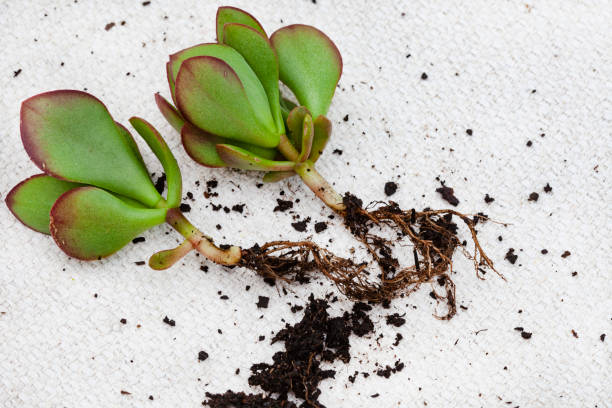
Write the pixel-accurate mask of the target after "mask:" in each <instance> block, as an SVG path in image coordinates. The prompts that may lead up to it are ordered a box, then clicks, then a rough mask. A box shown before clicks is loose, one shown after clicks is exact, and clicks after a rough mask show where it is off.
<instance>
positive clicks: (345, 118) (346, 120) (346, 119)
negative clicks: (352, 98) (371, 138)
mask: <svg viewBox="0 0 612 408" xmlns="http://www.w3.org/2000/svg"><path fill="white" fill-rule="evenodd" d="M342 120H343V121H345V122H348V120H349V115H348V113H347V114H346V115H344V117H343V118H342Z"/></svg>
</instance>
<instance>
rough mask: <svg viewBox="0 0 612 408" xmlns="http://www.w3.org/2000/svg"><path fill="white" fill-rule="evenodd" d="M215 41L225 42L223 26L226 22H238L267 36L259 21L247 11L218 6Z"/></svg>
mask: <svg viewBox="0 0 612 408" xmlns="http://www.w3.org/2000/svg"><path fill="white" fill-rule="evenodd" d="M216 20H217V42H219V44H223V43H225V42H226V40H225V38H224V35H223V34H224V32H223V27H225V25H226V24H231V23H238V24H243V25H246V26H249V27H251V28H252V29H254V30H256V31H258V32H259V33H261V34H262V35H263V36H264V37H266V38H268V36H267V35H266V32H265V31H264V29H263V27H262V26H261V24H259V21H257V19H256V18H255V17H253V16H252V15H250V14H249V13H247V12H246V11H244V10H241V9H239V8H236V7H219V8H218V9H217V18H216Z"/></svg>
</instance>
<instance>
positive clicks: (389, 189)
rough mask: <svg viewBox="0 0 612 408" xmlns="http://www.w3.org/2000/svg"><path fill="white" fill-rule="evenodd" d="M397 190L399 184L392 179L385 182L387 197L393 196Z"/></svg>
mask: <svg viewBox="0 0 612 408" xmlns="http://www.w3.org/2000/svg"><path fill="white" fill-rule="evenodd" d="M396 191H397V184H396V183H394V182H392V181H387V182H386V183H385V195H386V196H387V197H389V196H392V195H393V194H395V192H396Z"/></svg>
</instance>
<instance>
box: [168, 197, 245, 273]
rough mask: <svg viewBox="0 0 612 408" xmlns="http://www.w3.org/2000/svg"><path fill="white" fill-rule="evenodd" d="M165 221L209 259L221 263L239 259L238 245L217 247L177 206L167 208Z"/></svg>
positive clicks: (231, 262) (234, 262)
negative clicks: (225, 247)
mask: <svg viewBox="0 0 612 408" xmlns="http://www.w3.org/2000/svg"><path fill="white" fill-rule="evenodd" d="M166 222H167V223H168V224H170V226H172V228H174V229H175V230H177V231H178V232H179V233H180V234H181V235H182V236H184V237H185V238H186V239H187V240H188V241H189V242H190V243H191V245H192V246H193V248H194V249H195V250H196V251H198V252H199V253H201V254H202V255H204V256H205V257H207V258H208V259H210V260H211V261H213V262H215V263H218V264H221V265H236V264H237V263H238V262H239V261H240V258H241V256H242V251H241V249H240V248H239V247H237V246H231V247H229V248H228V249H225V250H224V249H221V248H219V247H217V246H216V245H215V244H214V243H213V242H212V238H210V237H208V236H206V235H204V234H203V233H202V232H200V230H198V229H197V228H196V227H194V226H193V225H192V224H191V223H190V222H189V220H187V218H185V217H184V216H183V213H181V211H180V210H179V209H178V208H171V209H170V210H168V213H167V214H166Z"/></svg>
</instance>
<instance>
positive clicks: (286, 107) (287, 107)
mask: <svg viewBox="0 0 612 408" xmlns="http://www.w3.org/2000/svg"><path fill="white" fill-rule="evenodd" d="M279 102H280V108H281V114H282V115H283V120H284V121H285V122H287V118H288V117H289V113H291V111H292V110H293V109H294V108H295V107H296V106H297V105H296V104H295V103H293V102H292V101H290V100H289V99H285V98H283V97H282V96H281V97H280V101H279Z"/></svg>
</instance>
